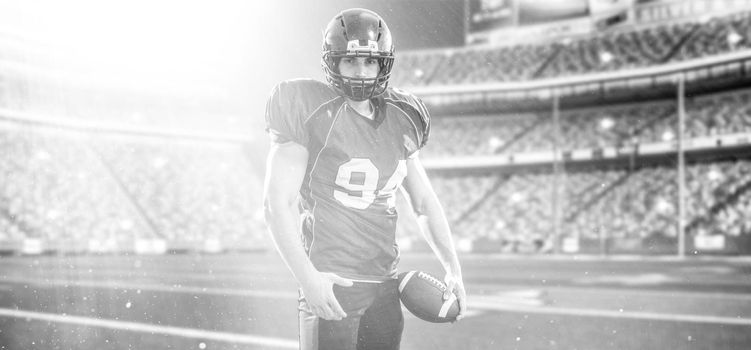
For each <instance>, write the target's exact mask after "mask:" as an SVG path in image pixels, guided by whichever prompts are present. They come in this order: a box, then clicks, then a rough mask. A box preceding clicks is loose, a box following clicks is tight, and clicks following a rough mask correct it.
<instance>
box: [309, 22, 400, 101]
mask: <svg viewBox="0 0 751 350" xmlns="http://www.w3.org/2000/svg"><path fill="white" fill-rule="evenodd" d="M344 57H367V58H375V59H377V60H378V68H379V70H378V74H377V75H376V77H374V78H357V77H349V76H345V75H342V74H341V73H340V71H339V62H340V61H341V59H342V58H344ZM393 64H394V46H393V44H392V42H391V32H390V31H389V29H388V26H386V23H385V22H384V21H383V19H381V17H380V16H378V14H376V13H375V12H373V11H370V10H365V9H349V10H345V11H342V12H341V13H340V14H338V15H337V16H335V17H334V18H333V19H332V20H331V22H329V24H328V26H327V28H326V31H325V32H324V40H323V56H322V57H321V66H322V67H323V71H324V74H325V75H326V80H327V81H328V83H329V85H331V87H332V88H334V89H335V90H337V91H338V92H339V93H340V94H342V95H344V96H347V97H349V98H350V99H352V100H355V101H364V100H368V99H371V98H373V97H377V96H379V95H381V94H382V93H384V92H385V91H386V88H387V87H388V81H389V77H391V68H392V66H393Z"/></svg>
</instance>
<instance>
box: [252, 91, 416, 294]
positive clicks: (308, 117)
mask: <svg viewBox="0 0 751 350" xmlns="http://www.w3.org/2000/svg"><path fill="white" fill-rule="evenodd" d="M371 103H372V104H373V108H374V115H373V118H372V119H369V118H367V117H365V116H362V115H360V114H359V113H358V112H356V111H355V110H354V109H353V108H352V107H350V106H349V104H348V103H347V102H346V99H345V98H344V97H342V96H340V95H339V94H337V93H336V91H335V90H333V89H332V88H331V87H329V85H327V84H324V83H322V82H318V81H316V80H307V79H305V80H303V79H299V80H290V81H286V82H283V83H281V84H279V85H278V86H277V87H276V88H275V89H274V90H273V93H272V96H271V97H270V98H269V100H268V103H267V106H266V129H267V131H268V132H269V133H271V134H272V137H274V138H276V139H277V142H286V141H292V142H296V143H298V144H300V145H302V146H304V147H305V148H306V149H307V150H308V164H307V169H306V172H305V176H304V179H303V184H302V185H301V188H300V198H301V212H302V217H303V222H302V242H303V245H304V247H305V250H306V252H307V253H308V256H309V258H310V260H311V262H312V263H313V265H314V266H315V267H316V268H317V269H318V270H319V271H322V272H333V273H336V274H339V275H341V276H342V277H345V278H351V279H354V280H367V281H384V280H388V279H393V278H395V277H396V264H397V262H398V260H399V248H398V246H397V244H396V221H397V213H396V205H395V204H396V191H397V190H398V188H399V187H400V186H401V184H402V181H403V179H404V178H405V176H406V175H407V159H408V158H410V157H413V156H415V155H416V154H417V152H418V151H419V149H420V148H422V147H423V146H424V145H425V143H426V142H427V139H428V135H429V131H430V117H429V115H428V113H427V110H426V108H425V106H424V104H423V103H422V102H421V101H420V100H419V99H418V98H417V97H415V96H413V95H410V94H408V93H405V92H402V91H399V90H395V89H391V88H390V89H387V91H386V92H385V93H384V94H382V95H381V96H379V97H377V98H374V99H371Z"/></svg>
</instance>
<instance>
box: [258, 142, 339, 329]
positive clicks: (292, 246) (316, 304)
mask: <svg viewBox="0 0 751 350" xmlns="http://www.w3.org/2000/svg"><path fill="white" fill-rule="evenodd" d="M307 162H308V151H307V149H305V147H303V146H301V145H299V144H297V143H294V142H286V143H276V142H272V144H271V149H270V150H269V155H268V159H267V160H266V179H265V181H264V193H263V196H264V201H263V203H264V213H265V216H266V223H267V225H268V227H269V230H270V231H271V236H272V238H273V240H274V244H275V245H276V248H277V250H278V251H279V254H280V255H281V257H282V259H283V260H284V262H285V263H286V264H287V266H288V267H289V269H290V271H292V274H293V275H294V276H295V279H296V280H297V282H298V283H299V284H300V286H301V287H302V289H303V293H304V294H305V299H306V301H307V303H308V306H309V307H310V308H311V311H312V312H313V313H314V314H315V315H316V316H319V317H322V318H324V319H341V318H343V317H346V314H345V313H344V311H343V310H342V308H341V306H340V305H339V303H338V302H337V301H336V298H335V297H334V294H333V291H332V286H333V284H334V283H336V284H339V285H343V286H349V285H351V284H352V283H351V282H350V281H347V280H345V279H343V278H341V277H338V276H336V275H334V274H326V273H320V272H319V271H318V270H316V268H315V267H314V266H313V264H312V263H311V262H310V259H309V258H308V256H307V254H306V252H305V249H303V246H302V244H301V242H300V224H299V221H300V215H299V212H298V208H297V201H298V193H299V190H300V186H301V185H302V181H303V178H304V176H305V170H306V167H307Z"/></svg>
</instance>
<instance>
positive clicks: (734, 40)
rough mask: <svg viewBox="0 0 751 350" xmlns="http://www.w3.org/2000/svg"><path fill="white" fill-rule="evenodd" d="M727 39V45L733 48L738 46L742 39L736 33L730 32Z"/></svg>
mask: <svg viewBox="0 0 751 350" xmlns="http://www.w3.org/2000/svg"><path fill="white" fill-rule="evenodd" d="M727 39H728V44H730V46H733V47H734V46H736V45H738V43H739V42H741V40H743V37H742V36H740V34H738V33H736V32H735V31H730V33H728V36H727Z"/></svg>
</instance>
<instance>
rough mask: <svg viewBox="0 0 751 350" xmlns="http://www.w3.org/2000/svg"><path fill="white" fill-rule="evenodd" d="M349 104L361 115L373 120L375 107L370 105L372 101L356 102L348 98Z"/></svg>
mask: <svg viewBox="0 0 751 350" xmlns="http://www.w3.org/2000/svg"><path fill="white" fill-rule="evenodd" d="M347 104H349V106H350V107H352V109H354V110H355V112H357V113H359V114H360V115H362V116H364V117H367V118H370V119H373V105H372V104H371V103H370V100H365V101H354V100H351V99H349V98H347Z"/></svg>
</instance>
